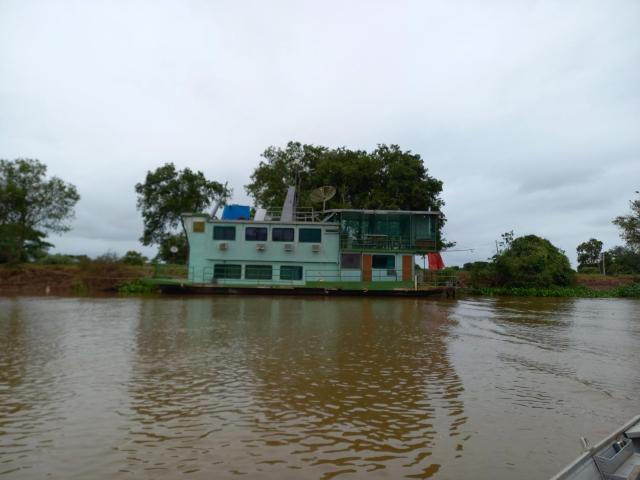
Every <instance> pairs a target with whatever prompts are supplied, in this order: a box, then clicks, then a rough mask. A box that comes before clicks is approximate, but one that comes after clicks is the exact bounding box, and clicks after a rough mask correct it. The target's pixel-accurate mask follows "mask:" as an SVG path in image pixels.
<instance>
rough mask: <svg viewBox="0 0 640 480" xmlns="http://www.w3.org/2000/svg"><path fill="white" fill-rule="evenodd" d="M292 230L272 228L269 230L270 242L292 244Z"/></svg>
mask: <svg viewBox="0 0 640 480" xmlns="http://www.w3.org/2000/svg"><path fill="white" fill-rule="evenodd" d="M293 232H294V230H293V228H274V229H273V230H271V240H273V241H274V242H293V237H294V233H293Z"/></svg>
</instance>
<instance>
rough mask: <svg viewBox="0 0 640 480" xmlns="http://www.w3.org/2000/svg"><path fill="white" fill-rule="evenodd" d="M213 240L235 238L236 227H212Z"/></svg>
mask: <svg viewBox="0 0 640 480" xmlns="http://www.w3.org/2000/svg"><path fill="white" fill-rule="evenodd" d="M213 239H214V240H235V239H236V227H219V226H218V227H213Z"/></svg>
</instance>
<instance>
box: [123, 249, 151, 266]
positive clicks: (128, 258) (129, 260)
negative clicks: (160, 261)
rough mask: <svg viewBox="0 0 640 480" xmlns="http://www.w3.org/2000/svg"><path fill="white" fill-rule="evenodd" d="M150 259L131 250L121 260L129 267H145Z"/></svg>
mask: <svg viewBox="0 0 640 480" xmlns="http://www.w3.org/2000/svg"><path fill="white" fill-rule="evenodd" d="M148 260H149V259H148V258H147V257H145V256H144V255H142V254H141V253H140V252H136V251H135V250H129V251H128V252H127V253H125V254H124V256H123V257H122V258H121V259H120V261H121V262H122V263H126V264H127V265H144V264H145V262H147V261H148Z"/></svg>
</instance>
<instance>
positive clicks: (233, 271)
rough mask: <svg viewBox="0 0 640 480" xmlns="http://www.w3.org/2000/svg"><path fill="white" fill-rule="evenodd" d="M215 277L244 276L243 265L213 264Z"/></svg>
mask: <svg viewBox="0 0 640 480" xmlns="http://www.w3.org/2000/svg"><path fill="white" fill-rule="evenodd" d="M213 278H214V279H216V280H218V279H226V278H236V279H239V278H242V265H231V264H229V263H216V264H215V265H214V266H213Z"/></svg>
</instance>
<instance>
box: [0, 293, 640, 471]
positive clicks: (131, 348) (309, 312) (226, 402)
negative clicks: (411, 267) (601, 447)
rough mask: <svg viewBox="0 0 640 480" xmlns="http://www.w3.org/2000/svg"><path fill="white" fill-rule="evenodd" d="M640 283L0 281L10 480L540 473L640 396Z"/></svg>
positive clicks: (629, 412) (0, 428)
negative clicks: (153, 291) (625, 293)
mask: <svg viewBox="0 0 640 480" xmlns="http://www.w3.org/2000/svg"><path fill="white" fill-rule="evenodd" d="M639 346H640V301H637V300H623V299H615V300H605V299H474V298H467V299H460V300H451V301H447V300H422V299H420V300H415V299H360V298H339V299H338V298H335V299H334V298H331V299H328V298H305V299H302V298H284V297H283V298H270V297H247V298H242V297H231V296H229V297H217V298H173V297H169V298H102V299H101V298H82V299H79V298H4V299H0V479H4V478H10V479H13V478H18V479H22V478H25V479H27V478H28V479H32V478H52V479H58V478H59V479H111V478H123V479H128V478H131V479H133V478H135V479H138V478H159V479H165V478H166V479H169V478H171V479H173V478H183V477H184V478H187V479H189V478H191V479H211V478H216V479H217V478H267V479H288V478H291V479H307V478H327V479H328V478H334V477H337V478H345V479H348V478H365V477H366V478H374V479H375V478H394V479H395V478H439V479H456V478H480V479H482V478H491V479H511V478H518V479H540V478H546V477H549V476H550V475H552V474H553V473H555V472H556V471H558V470H559V469H560V468H561V467H562V466H564V465H565V464H566V463H568V462H569V461H570V460H572V459H573V458H574V457H576V456H577V455H578V453H579V441H578V439H579V436H580V435H586V436H587V437H588V438H589V439H590V440H591V441H592V442H595V441H597V440H598V439H599V438H600V437H602V436H604V435H605V434H607V433H609V432H610V431H611V430H613V429H614V428H615V427H616V426H618V425H619V424H621V423H623V422H624V421H625V420H627V419H628V418H630V417H631V416H633V415H635V414H638V413H640V401H639V399H640V396H639V394H640V350H639Z"/></svg>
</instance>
